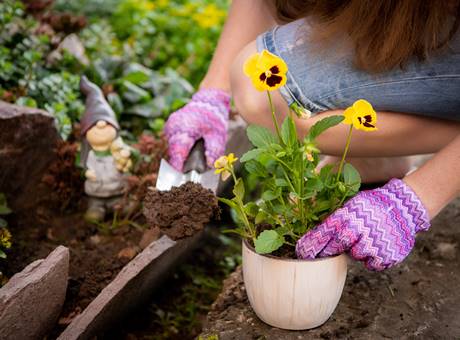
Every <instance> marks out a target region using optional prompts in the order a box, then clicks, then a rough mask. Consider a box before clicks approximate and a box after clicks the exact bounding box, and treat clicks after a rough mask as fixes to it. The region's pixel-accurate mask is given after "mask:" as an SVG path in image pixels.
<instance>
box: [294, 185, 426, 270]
mask: <svg viewBox="0 0 460 340" xmlns="http://www.w3.org/2000/svg"><path fill="white" fill-rule="evenodd" d="M429 227H430V220H429V218H428V213H427V210H426V209H425V207H424V206H423V203H422V202H421V201H420V199H419V198H418V197H417V195H416V194H415V192H414V191H412V189H411V188H410V187H409V186H408V185H406V183H404V182H403V181H401V180H399V179H392V180H391V181H390V182H388V183H387V184H386V185H385V186H383V187H382V188H378V189H374V190H369V191H362V192H360V193H358V194H357V195H356V196H355V197H353V198H352V199H350V200H349V201H348V202H347V203H346V204H345V205H344V206H343V207H342V208H340V209H338V210H337V211H335V212H334V213H332V214H331V215H330V216H329V217H328V218H326V219H325V220H324V221H323V223H321V224H320V225H318V226H317V227H316V228H315V229H313V230H312V231H310V232H308V233H306V234H305V235H304V236H302V238H301V239H300V240H299V241H297V245H296V253H297V257H298V258H302V259H313V258H315V257H326V256H333V255H337V254H340V253H343V252H348V254H349V255H350V256H351V257H353V258H354V259H355V260H359V261H364V263H365V266H366V267H367V268H368V269H370V270H383V269H386V268H389V267H391V266H394V265H395V264H397V263H400V262H402V261H403V260H404V258H405V257H406V256H407V255H408V254H409V253H410V251H411V250H412V248H413V246H414V243H415V234H416V233H418V232H419V231H426V230H428V228H429Z"/></svg>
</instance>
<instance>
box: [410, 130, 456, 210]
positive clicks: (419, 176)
mask: <svg viewBox="0 0 460 340" xmlns="http://www.w3.org/2000/svg"><path fill="white" fill-rule="evenodd" d="M404 181H405V182H406V183H407V184H408V185H409V186H410V187H411V188H412V190H414V191H415V193H416V194H417V195H418V196H419V197H420V200H421V201H422V202H423V204H424V205H425V207H426V209H427V210H428V214H429V216H430V217H431V218H433V217H435V216H436V215H437V214H438V213H439V212H440V211H441V209H442V208H444V207H445V206H446V205H447V204H448V203H449V202H450V201H451V200H453V199H454V198H455V197H457V196H458V195H460V134H459V135H458V136H457V138H455V139H454V140H453V141H452V142H451V143H449V144H448V145H447V146H446V147H444V148H443V149H442V150H441V151H439V152H438V153H437V154H436V155H435V156H434V157H433V158H431V159H430V160H429V161H428V162H426V163H425V164H424V165H423V166H422V167H421V168H419V169H417V170H416V171H414V172H413V173H411V174H409V175H407V176H406V177H405V178H404Z"/></svg>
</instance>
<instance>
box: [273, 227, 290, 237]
mask: <svg viewBox="0 0 460 340" xmlns="http://www.w3.org/2000/svg"><path fill="white" fill-rule="evenodd" d="M275 231H276V232H277V233H278V235H281V236H284V235H286V234H287V233H289V228H287V227H278V228H276V229H275Z"/></svg>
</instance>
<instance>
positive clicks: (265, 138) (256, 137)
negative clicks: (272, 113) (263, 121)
mask: <svg viewBox="0 0 460 340" xmlns="http://www.w3.org/2000/svg"><path fill="white" fill-rule="evenodd" d="M246 133H247V135H248V138H249V140H250V141H251V143H252V145H254V146H256V147H258V148H261V147H264V146H267V145H270V144H272V143H276V137H275V135H274V134H273V133H272V132H271V131H270V130H269V129H267V128H264V127H262V126H258V125H249V126H248V128H247V130H246Z"/></svg>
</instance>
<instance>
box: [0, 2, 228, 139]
mask: <svg viewBox="0 0 460 340" xmlns="http://www.w3.org/2000/svg"><path fill="white" fill-rule="evenodd" d="M227 7H228V1H227V0H218V1H208V0H192V1H184V0H139V1H136V0H82V1H67V0H57V1H55V2H54V5H53V7H52V8H49V9H47V12H48V13H51V14H53V13H64V12H65V13H71V15H73V16H75V15H83V16H85V18H86V21H87V25H86V27H85V28H84V29H83V30H82V31H80V32H77V35H78V37H79V39H80V40H81V42H82V43H83V45H84V47H85V53H86V56H87V58H88V60H89V64H85V63H82V62H81V60H77V59H76V58H75V57H74V56H72V55H70V54H69V53H67V52H65V51H64V52H62V53H61V55H60V56H59V58H57V60H55V59H50V54H51V53H52V52H53V50H54V49H55V48H56V46H57V44H58V43H59V41H62V40H63V39H64V38H65V34H63V33H62V32H56V33H55V34H50V33H49V32H46V30H44V29H43V23H41V22H40V21H39V20H38V19H36V18H34V17H33V16H31V15H30V14H28V13H27V12H26V10H25V6H24V5H23V4H22V3H21V2H20V1H16V0H5V1H3V2H1V3H0V69H1V70H2V72H0V99H3V100H7V101H9V102H14V103H17V104H20V105H27V106H32V107H39V108H43V109H45V110H47V111H49V112H51V113H52V114H53V115H54V116H55V117H56V122H57V124H58V127H59V130H60V132H61V135H62V136H63V137H64V138H67V137H68V136H69V134H70V133H71V130H72V126H73V123H74V122H76V121H78V120H79V118H80V116H81V114H82V112H83V111H84V105H83V101H82V99H83V98H82V96H81V94H80V92H79V89H78V82H79V77H80V75H81V74H87V75H88V76H89V78H90V79H91V80H93V81H95V82H96V83H98V84H99V85H100V86H101V87H103V88H104V91H105V93H106V95H107V98H108V100H109V102H110V104H111V105H112V106H113V108H114V110H115V111H116V112H117V114H118V115H119V119H120V121H121V125H122V127H123V128H124V129H123V130H124V136H125V138H128V139H134V138H135V136H136V135H138V134H140V133H141V132H142V131H144V130H153V131H154V132H159V131H161V129H162V128H163V124H164V120H165V118H166V117H167V116H168V114H169V113H170V112H171V111H174V110H175V109H177V108H179V107H180V106H182V105H183V104H184V103H185V102H186V101H187V100H188V98H189V97H190V95H191V94H192V92H193V90H194V87H196V86H197V85H198V84H199V81H200V80H201V78H202V77H203V76H204V74H205V72H206V70H207V67H208V64H209V62H210V59H211V57H212V52H213V49H214V47H215V44H216V42H217V39H218V37H219V34H220V30H221V26H222V23H223V21H224V19H225V15H226V9H227Z"/></svg>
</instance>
